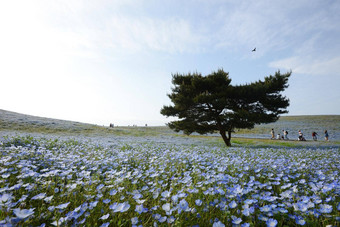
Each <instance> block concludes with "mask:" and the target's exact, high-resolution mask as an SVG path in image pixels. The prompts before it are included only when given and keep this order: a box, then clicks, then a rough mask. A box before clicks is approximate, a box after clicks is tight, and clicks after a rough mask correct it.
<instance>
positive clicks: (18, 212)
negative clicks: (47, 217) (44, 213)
mask: <svg viewBox="0 0 340 227" xmlns="http://www.w3.org/2000/svg"><path fill="white" fill-rule="evenodd" d="M34 209H35V208H32V209H22V210H21V209H20V208H16V209H14V210H13V213H14V214H15V215H16V216H17V217H18V218H21V219H24V218H27V217H29V216H31V215H33V214H34Z"/></svg>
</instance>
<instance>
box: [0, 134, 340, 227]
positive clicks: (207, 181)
mask: <svg viewBox="0 0 340 227" xmlns="http://www.w3.org/2000/svg"><path fill="white" fill-rule="evenodd" d="M339 169H340V150H339V148H322V149H317V148H313V149H311V148H242V147H236V148H224V147H218V146H213V145H202V144H195V143H176V141H172V142H168V143H160V142H157V141H156V140H155V141H152V140H148V141H134V139H133V138H132V139H131V140H130V141H125V142H124V141H123V142H122V141H118V140H117V141H112V142H111V143H104V142H101V141H87V140H84V139H79V140H75V139H55V138H35V137H31V136H25V137H20V136H13V137H7V138H6V139H5V140H3V141H2V142H0V226H18V225H20V226H82V225H86V226H303V225H304V226H339V225H340V196H339V194H340V176H339V175H340V174H339Z"/></svg>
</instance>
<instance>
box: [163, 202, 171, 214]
mask: <svg viewBox="0 0 340 227" xmlns="http://www.w3.org/2000/svg"><path fill="white" fill-rule="evenodd" d="M162 209H163V210H164V211H165V212H169V211H170V203H166V204H164V205H163V206H162Z"/></svg>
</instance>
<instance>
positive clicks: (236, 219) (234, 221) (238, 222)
mask: <svg viewBox="0 0 340 227" xmlns="http://www.w3.org/2000/svg"><path fill="white" fill-rule="evenodd" d="M241 222H242V218H235V219H234V220H233V221H232V223H233V224H234V225H239V224H240V223H241Z"/></svg>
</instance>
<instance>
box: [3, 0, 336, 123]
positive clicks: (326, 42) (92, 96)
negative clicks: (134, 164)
mask: <svg viewBox="0 0 340 227" xmlns="http://www.w3.org/2000/svg"><path fill="white" fill-rule="evenodd" d="M339 12H340V1H335V0H320V1H317V0H312V1H310V0H301V1H295V0H284V1H270V0H259V1H223V0H215V1H214V0H209V1H203V0H202V1H199V0H197V1H193V0H187V1H182V0H168V1H160V0H149V1H147V0H126V1H122V0H113V1H101V0H99V1H74V0H63V1H44V0H41V1H35V0H31V1H25V0H23V1H16V0H7V1H6V0H4V1H1V2H0V29H1V36H0V78H1V89H0V97H1V98H0V109H5V110H10V111H15V112H19V113H25V114H31V115H36V116H42V117H51V118H58V119H66V120H74V121H80V122H87V123H95V124H99V125H108V124H109V123H110V122H112V123H114V124H116V125H133V124H137V125H144V124H148V125H164V123H166V122H168V121H169V120H170V119H169V118H166V117H164V116H162V115H161V114H160V113H159V111H160V109H161V108H162V106H163V105H168V104H170V103H171V102H170V100H169V99H168V97H167V93H169V92H170V91H171V87H172V84H171V74H172V73H177V72H179V73H188V72H200V73H202V74H203V75H206V74H209V73H211V72H212V71H215V70H217V69H219V68H223V69H224V70H225V71H227V72H229V73H230V77H231V78H232V83H233V84H243V83H249V82H253V81H256V80H259V79H263V78H264V77H265V76H268V75H270V74H274V73H275V71H277V70H280V71H281V72H282V73H285V72H287V71H290V70H292V72H293V73H292V76H291V78H290V81H289V84H290V86H289V88H288V89H287V90H286V92H285V95H286V96H288V98H289V99H290V107H289V115H319V114H340V105H339V104H340V101H339V100H340V89H339V87H340V42H339V40H340V26H339V24H340V13H339ZM255 47H256V48H257V51H256V52H252V51H251V50H252V49H253V48H255Z"/></svg>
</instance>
